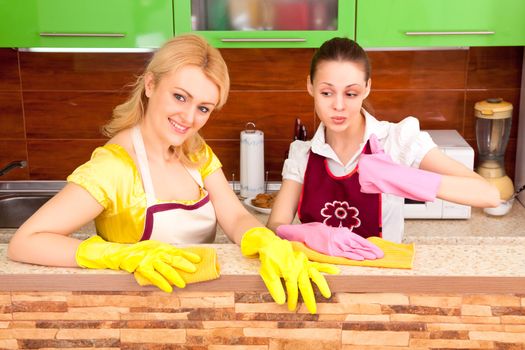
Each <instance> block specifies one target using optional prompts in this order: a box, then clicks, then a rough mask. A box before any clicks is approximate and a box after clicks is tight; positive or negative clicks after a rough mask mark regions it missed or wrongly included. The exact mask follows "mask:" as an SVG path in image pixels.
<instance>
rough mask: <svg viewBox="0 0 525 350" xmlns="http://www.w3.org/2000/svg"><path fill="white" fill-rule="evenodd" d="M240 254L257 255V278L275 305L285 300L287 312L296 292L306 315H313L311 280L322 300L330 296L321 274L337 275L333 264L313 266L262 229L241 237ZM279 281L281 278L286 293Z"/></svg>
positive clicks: (314, 264)
mask: <svg viewBox="0 0 525 350" xmlns="http://www.w3.org/2000/svg"><path fill="white" fill-rule="evenodd" d="M241 251H242V254H243V255H244V256H255V255H257V254H258V255H259V260H260V261H261V268H260V271H259V272H260V275H261V277H262V279H263V281H264V283H265V285H266V287H267V288H268V291H269V292H270V294H271V295H272V298H273V299H274V300H275V302H276V303H277V304H284V302H285V301H286V300H287V301H288V309H289V310H290V311H293V310H295V309H296V307H297V300H298V296H299V291H300V292H301V296H302V297H303V300H304V302H305V305H306V307H307V309H308V311H310V313H312V314H315V313H316V312H317V305H316V302H315V296H314V292H313V288H312V284H311V282H312V281H313V282H314V283H315V284H316V285H317V287H318V288H319V291H320V292H321V294H322V295H323V296H324V297H325V298H329V297H330V296H331V295H332V294H331V291H330V288H329V287H328V283H327V282H326V279H325V278H324V276H323V275H322V274H321V272H325V273H329V274H337V273H339V269H338V268H337V267H335V266H333V265H329V264H321V263H315V262H311V261H309V260H308V258H307V257H306V255H305V254H304V253H302V252H295V251H294V250H293V248H292V245H291V243H290V242H289V241H286V240H283V239H280V238H279V237H277V236H276V235H275V234H274V233H273V232H272V231H270V230H269V229H267V228H263V227H255V228H252V229H250V230H248V231H247V232H246V233H245V234H244V235H243V237H242V241H241ZM281 278H283V279H284V282H285V286H286V293H285V290H284V288H283V285H282V282H281Z"/></svg>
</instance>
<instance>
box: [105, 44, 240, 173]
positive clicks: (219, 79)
mask: <svg viewBox="0 0 525 350" xmlns="http://www.w3.org/2000/svg"><path fill="white" fill-rule="evenodd" d="M187 65H194V66H197V67H199V68H201V69H202V71H203V73H204V74H205V75H206V77H208V78H209V79H210V80H211V81H212V82H214V83H215V84H216V85H217V87H218V88H219V102H218V104H217V107H216V108H217V109H220V108H221V107H222V106H223V105H224V103H226V99H227V98H228V93H229V90H230V78H229V76H228V68H227V66H226V63H225V62H224V59H223V58H222V56H221V54H220V52H219V50H217V49H215V48H213V47H212V46H211V45H210V44H208V42H207V41H206V40H204V39H203V38H202V37H200V36H198V35H195V34H184V35H180V36H176V37H174V38H172V39H170V40H169V41H167V42H166V43H165V44H164V45H163V46H162V47H161V48H159V49H158V50H157V51H156V52H155V54H154V55H153V57H152V58H151V60H150V62H149V63H148V65H147V67H146V69H145V70H144V72H143V73H142V74H141V75H140V76H139V77H138V78H137V80H136V81H135V83H134V84H133V90H132V92H131V95H130V96H129V98H128V100H127V101H126V102H124V103H122V104H120V105H118V106H117V107H115V109H114V110H113V116H112V118H111V120H110V122H109V123H107V124H106V125H104V126H103V127H102V132H103V134H104V135H106V136H109V137H113V136H114V135H115V134H117V133H118V132H120V131H122V130H124V129H128V128H131V127H133V126H135V125H137V124H139V123H140V122H141V121H142V119H143V118H144V114H145V111H146V108H147V106H148V98H147V97H146V93H145V86H144V76H145V75H146V74H148V73H151V74H152V75H153V79H154V83H155V86H157V84H158V83H159V81H160V80H161V79H162V78H163V77H164V76H165V75H166V74H168V73H169V72H172V71H177V70H178V69H180V68H182V67H184V66H187ZM203 149H204V140H203V139H202V138H201V136H200V135H199V134H198V133H196V134H195V135H193V136H192V137H190V138H189V139H188V140H186V141H185V142H184V144H182V145H181V146H180V147H174V151H175V153H176V154H177V155H178V156H179V158H180V160H181V161H182V162H183V163H184V164H186V165H195V162H194V161H192V160H191V159H190V155H191V154H195V153H196V152H201V151H203ZM192 158H193V159H194V157H192ZM197 163H199V161H197Z"/></svg>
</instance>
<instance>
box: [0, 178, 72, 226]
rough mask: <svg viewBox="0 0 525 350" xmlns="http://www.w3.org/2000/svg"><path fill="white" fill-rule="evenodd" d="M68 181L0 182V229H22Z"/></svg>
mask: <svg viewBox="0 0 525 350" xmlns="http://www.w3.org/2000/svg"><path fill="white" fill-rule="evenodd" d="M66 183H67V182H66V181H0V227H5V228H16V227H20V225H22V224H23V223H24V221H26V220H27V219H28V218H29V217H30V216H31V215H33V213H34V212H35V211H37V210H38V208H40V207H41V206H42V205H43V204H44V203H45V202H47V201H48V200H49V199H50V198H51V197H53V196H54V195H55V194H56V193H57V192H58V191H60V190H61V189H62V188H63V187H64V186H65V185H66Z"/></svg>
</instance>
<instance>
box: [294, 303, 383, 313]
mask: <svg viewBox="0 0 525 350" xmlns="http://www.w3.org/2000/svg"><path fill="white" fill-rule="evenodd" d="M300 311H304V312H307V311H308V310H307V309H306V306H304V310H300ZM317 312H318V313H321V314H363V315H380V314H381V305H379V304H345V303H332V304H325V303H318V304H317Z"/></svg>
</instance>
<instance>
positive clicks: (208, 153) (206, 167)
mask: <svg viewBox="0 0 525 350" xmlns="http://www.w3.org/2000/svg"><path fill="white" fill-rule="evenodd" d="M203 153H204V157H205V158H204V159H206V160H205V161H204V162H203V163H202V165H201V166H200V167H199V173H200V174H201V177H202V179H203V180H204V179H205V178H206V177H207V176H208V175H210V174H211V173H213V172H214V171H215V170H217V169H219V168H220V167H222V164H221V161H220V160H219V158H217V156H216V155H215V153H213V151H212V149H211V147H210V146H208V144H205V150H204V152H203Z"/></svg>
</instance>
